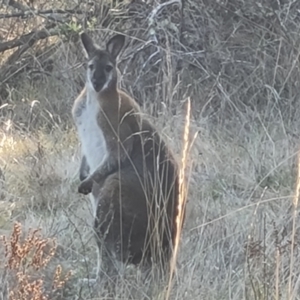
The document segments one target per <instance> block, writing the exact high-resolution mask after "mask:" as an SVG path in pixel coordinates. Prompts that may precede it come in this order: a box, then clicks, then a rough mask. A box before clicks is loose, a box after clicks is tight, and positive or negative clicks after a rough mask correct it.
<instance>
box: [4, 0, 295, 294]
mask: <svg viewBox="0 0 300 300" xmlns="http://www.w3.org/2000/svg"><path fill="white" fill-rule="evenodd" d="M76 3H77V2H76ZM76 3H75V2H74V3H73V1H72V0H70V1H59V2H55V1H54V2H49V1H47V2H46V1H45V2H43V1H42V0H39V1H31V2H25V1H6V2H5V3H3V4H1V5H0V10H1V11H0V49H4V48H3V47H8V46H9V45H17V47H13V48H10V49H7V50H6V51H5V52H2V56H1V66H0V74H1V75H0V91H1V92H0V124H1V125H0V126H1V130H0V233H1V234H4V235H6V236H9V232H10V231H11V228H12V226H13V225H12V224H14V222H15V221H18V222H20V223H21V224H22V228H24V231H25V232H27V230H28V228H29V227H31V228H42V234H43V236H45V237H47V238H50V239H51V238H54V237H55V238H56V239H57V251H56V255H55V257H54V258H53V260H52V259H51V261H50V262H49V264H50V263H51V262H52V263H51V265H52V264H53V267H51V268H50V269H46V270H45V278H42V277H39V278H35V279H34V280H40V279H41V278H42V279H43V283H47V286H48V285H50V286H51V282H52V281H53V274H54V271H55V267H56V266H57V265H59V264H60V263H61V262H63V263H64V265H63V267H62V269H63V270H64V271H66V272H67V271H68V270H73V271H74V274H73V276H72V277H71V278H70V279H69V281H68V282H67V284H66V287H65V288H63V289H62V290H61V292H62V291H63V290H65V291H66V294H64V298H63V299H92V298H93V297H94V298H96V297H98V298H100V299H110V298H109V297H110V296H109V291H107V290H106V289H105V288H104V287H103V286H98V287H93V286H87V285H86V284H84V283H78V282H80V279H82V278H83V277H87V276H92V274H93V267H94V266H95V261H96V254H95V253H96V252H95V245H94V242H93V239H92V238H91V237H92V230H91V226H90V225H91V224H90V219H91V218H90V214H91V212H90V207H89V202H88V201H87V199H86V198H84V197H81V196H79V195H78V194H77V193H76V187H77V185H78V175H77V170H78V163H79V156H78V154H79V152H78V146H77V139H76V134H75V132H74V127H73V123H72V122H71V113H70V109H71V105H72V103H73V100H74V97H75V96H76V95H77V93H78V92H79V91H80V89H81V88H82V86H83V83H84V67H83V66H82V62H83V59H82V54H81V53H82V51H81V46H80V44H79V42H78V38H77V33H78V32H79V31H81V30H82V29H87V30H89V31H90V32H92V35H93V36H94V37H97V38H99V42H100V43H101V41H102V40H103V39H107V37H108V36H110V35H111V34H112V33H115V32H122V33H124V34H126V35H127V41H128V44H127V48H126V50H125V51H124V53H123V54H122V56H121V58H120V60H121V61H120V72H121V77H122V82H121V85H122V87H124V88H126V90H127V91H128V92H129V93H130V94H131V95H132V96H134V97H135V98H136V99H137V100H138V102H139V103H140V104H141V105H142V106H143V109H144V110H145V111H146V112H148V113H149V114H150V115H151V116H152V119H153V121H154V123H155V124H156V126H158V127H159V128H160V129H161V131H162V133H163V135H164V136H165V138H166V139H167V140H168V142H169V143H170V144H171V146H172V147H173V149H174V150H175V152H176V153H177V154H178V158H179V159H181V157H180V155H181V151H182V146H183V142H182V136H183V129H184V123H185V109H184V107H185V106H184V105H183V104H184V103H185V101H186V99H187V98H188V97H190V99H191V124H190V131H191V137H194V134H195V133H196V132H198V136H197V138H196V139H195V140H194V143H193V147H192V151H191V153H190V154H189V156H188V166H192V170H191V171H189V173H188V174H187V176H188V177H189V200H188V204H187V205H188V215H187V221H186V224H185V227H184V230H183V232H182V236H181V244H180V247H179V252H178V259H177V266H176V269H175V277H174V282H173V283H174V284H173V285H172V288H171V290H170V293H171V295H170V299H203V300H205V299H209V300H210V299H233V300H240V299H255V300H261V299H264V300H266V299H288V300H291V299H293V300H294V299H300V297H299V269H300V268H299V251H298V248H299V247H298V245H299V222H298V221H299V216H298V212H297V207H298V201H296V200H297V199H298V198H297V197H298V196H297V195H298V193H295V191H298V190H299V186H297V187H296V185H297V176H298V175H297V170H298V169H299V167H298V162H297V155H298V151H299V136H300V130H299V128H300V122H299V120H300V115H299V111H300V110H299V103H300V102H299V88H300V87H299V82H300V78H299V76H300V75H299V74H300V72H299V67H300V64H299V55H300V48H299V46H300V36H299V31H300V25H299V24H300V22H299V21H300V14H299V11H300V3H299V1H293V0H284V1H272V0H267V1H262V0H257V1H256V0H251V1H244V0H231V1H206V0H201V1H193V0H182V1H138V0H136V1H103V2H101V4H95V5H96V6H89V4H88V2H87V1H86V2H85V1H80V2H79V6H76V5H77V4H76ZM99 3H100V2H99ZM16 4H19V7H17V6H16ZM20 5H22V6H20ZM25 5H26V8H24V6H25ZM28 7H29V8H28ZM33 8H34V9H33ZM53 9H59V11H57V12H56V13H54V12H53V11H52V10H53ZM28 10H30V13H29V12H28ZM67 10H68V11H67ZM5 16H6V17H5ZM7 16H9V17H7ZM47 26H50V28H49V27H47ZM45 30H46V31H45ZM34 31H36V32H40V31H42V32H44V33H45V32H47V35H48V34H49V35H51V37H46V38H45V39H40V40H39V41H37V40H35V41H34V42H30V43H29V42H26V43H25V44H24V43H23V42H24V39H25V41H26V37H27V39H28V36H29V37H30V34H32V32H34ZM23 36H25V38H24V37H23ZM34 36H35V37H37V36H39V35H38V34H37V35H34ZM20 39H21V41H20ZM12 41H14V42H12ZM17 41H18V42H17ZM21 42H22V43H21ZM7 43H8V44H7ZM20 43H21V44H20ZM3 45H4V46H3ZM5 45H6V46H5ZM10 47H11V46H10ZM295 195H296V196H295ZM0 250H1V251H3V253H4V250H5V249H4V247H3V248H0ZM2 271H3V272H4V273H5V268H3V265H1V272H2ZM4 273H3V274H4ZM127 273H128V274H126V276H125V275H124V277H122V278H121V279H120V281H118V282H117V283H116V286H117V287H116V294H117V296H118V297H119V298H122V299H165V298H166V293H167V289H166V288H164V287H161V286H160V285H159V284H157V282H156V283H155V281H153V278H152V279H151V278H150V277H149V278H147V279H146V280H145V279H144V278H141V276H140V274H139V272H138V271H137V270H133V269H129V270H128V272H127ZM36 274H40V273H39V272H38V273H36ZM41 276H42V275H41ZM15 278H16V282H18V278H17V277H15ZM21 279H22V278H21V277H20V280H21ZM7 282H9V281H8V280H6V283H7ZM31 282H33V281H28V283H31ZM23 283H25V281H23ZM36 283H37V284H38V283H39V282H38V281H36ZM1 292H2V293H3V291H1ZM43 296H47V295H46V294H45V295H43ZM4 299H7V298H4ZM17 299H21V298H17ZM49 299H52V298H49ZM53 299H56V298H53Z"/></svg>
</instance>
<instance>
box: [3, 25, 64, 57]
mask: <svg viewBox="0 0 300 300" xmlns="http://www.w3.org/2000/svg"><path fill="white" fill-rule="evenodd" d="M55 26H56V25H55V24H51V25H49V26H48V27H46V28H44V29H42V30H39V31H32V32H30V33H28V34H25V35H23V36H21V37H20V38H17V39H14V40H11V41H8V42H4V43H0V52H4V51H6V50H9V49H13V48H16V47H19V46H23V45H29V47H31V46H32V45H33V44H34V43H35V42H36V41H38V40H43V39H46V38H48V37H50V36H55V35H58V33H59V31H58V30H57V29H56V30H51V29H53V27H55Z"/></svg>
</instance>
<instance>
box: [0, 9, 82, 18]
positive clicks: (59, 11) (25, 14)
mask: <svg viewBox="0 0 300 300" xmlns="http://www.w3.org/2000/svg"><path fill="white" fill-rule="evenodd" d="M84 13H85V11H83V10H79V9H76V8H74V9H65V10H64V9H48V10H25V11H22V12H19V13H14V14H0V19H9V18H19V17H23V18H30V17H34V16H36V15H47V14H84Z"/></svg>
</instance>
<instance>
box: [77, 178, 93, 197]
mask: <svg viewBox="0 0 300 300" xmlns="http://www.w3.org/2000/svg"><path fill="white" fill-rule="evenodd" d="M92 187H93V181H92V180H88V179H87V180H84V181H82V182H81V183H80V185H79V187H78V192H79V193H80V194H84V195H88V194H89V193H91V192H92Z"/></svg>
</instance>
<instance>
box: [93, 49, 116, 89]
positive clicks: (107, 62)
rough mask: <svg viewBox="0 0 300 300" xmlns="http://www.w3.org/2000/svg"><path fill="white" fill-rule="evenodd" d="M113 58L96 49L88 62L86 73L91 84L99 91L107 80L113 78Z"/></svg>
mask: <svg viewBox="0 0 300 300" xmlns="http://www.w3.org/2000/svg"><path fill="white" fill-rule="evenodd" d="M113 64H115V62H114V59H113V58H112V57H111V56H110V55H109V54H108V53H106V52H104V51H101V50H96V51H95V52H94V55H93V57H92V58H91V60H90V61H89V63H88V73H89V78H90V81H91V84H92V85H93V87H94V89H95V91H96V92H97V93H99V92H100V91H101V90H102V89H103V87H104V86H105V85H107V84H108V81H110V80H112V78H113V71H114V65H113Z"/></svg>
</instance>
